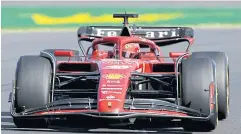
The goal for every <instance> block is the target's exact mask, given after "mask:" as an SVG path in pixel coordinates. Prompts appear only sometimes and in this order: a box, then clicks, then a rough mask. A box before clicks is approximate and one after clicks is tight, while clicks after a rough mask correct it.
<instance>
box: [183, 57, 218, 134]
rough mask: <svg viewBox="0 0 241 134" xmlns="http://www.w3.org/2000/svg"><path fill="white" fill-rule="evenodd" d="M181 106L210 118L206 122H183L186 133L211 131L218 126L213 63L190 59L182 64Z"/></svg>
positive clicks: (205, 60) (208, 60)
mask: <svg viewBox="0 0 241 134" xmlns="http://www.w3.org/2000/svg"><path fill="white" fill-rule="evenodd" d="M211 83H213V86H214V91H213V94H214V96H213V100H212V101H213V102H214V103H215V104H214V106H213V108H212V110H210V109H211V104H210V91H209V90H210V84H211ZM181 87H182V92H181V95H182V97H181V98H182V105H183V106H185V107H188V108H191V109H195V110H197V111H200V112H201V113H204V114H205V115H206V116H208V115H210V114H212V115H211V118H210V119H208V120H206V121H195V120H193V121H190V120H184V121H183V123H184V126H183V128H184V130H186V131H205V132H206V131H212V130H214V129H215V128H216V126H217V124H218V113H217V112H218V105H217V89H216V69H215V63H214V62H213V61H212V60H210V59H207V58H192V59H187V60H184V61H183V62H182V69H181ZM210 111H211V113H210Z"/></svg>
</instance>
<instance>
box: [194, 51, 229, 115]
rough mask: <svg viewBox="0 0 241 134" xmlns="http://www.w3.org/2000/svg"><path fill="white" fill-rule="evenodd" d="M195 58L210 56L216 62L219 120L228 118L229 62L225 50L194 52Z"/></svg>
mask: <svg viewBox="0 0 241 134" xmlns="http://www.w3.org/2000/svg"><path fill="white" fill-rule="evenodd" d="M191 57H193V58H209V59H212V60H213V61H214V62H215V63H216V70H217V89H218V117H219V120H223V119H226V118H227V117H228V115H229V109H230V108H229V98H230V97H229V92H230V85H229V63H228V57H227V56H226V54H225V53H224V52H216V51H207V52H193V53H192V55H191Z"/></svg>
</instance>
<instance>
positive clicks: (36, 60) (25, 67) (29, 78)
mask: <svg viewBox="0 0 241 134" xmlns="http://www.w3.org/2000/svg"><path fill="white" fill-rule="evenodd" d="M51 80H52V67H51V64H50V61H49V60H48V59H46V58H43V57H40V56H22V57H20V59H19V61H18V63H17V69H16V81H15V82H16V83H15V86H16V89H15V108H16V112H17V113H19V112H23V111H24V110H25V109H29V108H37V107H41V106H44V105H46V104H47V103H49V101H50V88H51ZM13 121H14V123H15V125H16V126H17V127H31V126H35V124H36V126H45V124H44V123H41V122H45V121H43V120H37V121H36V120H28V119H21V118H17V117H13ZM36 126H35V127H36Z"/></svg>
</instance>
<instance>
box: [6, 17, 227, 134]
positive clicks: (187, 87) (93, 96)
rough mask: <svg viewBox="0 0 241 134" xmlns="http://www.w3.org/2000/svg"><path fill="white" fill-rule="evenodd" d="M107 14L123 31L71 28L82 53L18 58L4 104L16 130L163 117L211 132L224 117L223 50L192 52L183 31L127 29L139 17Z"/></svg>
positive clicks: (189, 32) (56, 52)
mask: <svg viewBox="0 0 241 134" xmlns="http://www.w3.org/2000/svg"><path fill="white" fill-rule="evenodd" d="M113 17H114V18H124V23H123V26H83V27H80V28H79V29H78V32H77V35H78V44H79V46H80V51H81V52H82V54H80V51H78V50H71V49H47V50H43V51H41V52H40V54H39V55H25V56H21V57H20V59H19V61H18V63H17V67H16V76H15V80H14V83H13V90H12V92H11V94H10V99H9V101H10V102H11V115H12V117H13V121H14V123H15V125H16V126H17V127H27V128H30V127H48V126H49V125H50V124H51V123H53V122H60V121H67V120H68V119H69V120H70V119H74V120H73V121H72V122H74V123H75V124H78V125H79V127H82V125H85V124H88V120H90V119H93V120H96V121H97V120H98V121H100V122H101V121H102V122H103V123H99V125H103V124H118V123H122V124H123V123H126V124H130V125H131V124H136V123H137V122H138V121H140V120H147V121H146V122H145V123H143V124H144V125H147V124H148V122H152V121H163V120H165V121H170V122H172V121H175V122H179V123H180V124H181V126H182V127H183V128H184V130H186V131H212V130H214V129H215V128H216V126H217V124H218V120H223V119H226V118H227V117H228V115H229V63H228V57H227V56H226V54H225V53H224V52H216V51H202V52H192V53H191V52H190V47H191V46H192V45H193V42H194V30H193V29H192V28H190V27H146V26H136V25H133V26H130V25H129V24H128V18H137V17H138V14H114V15H113ZM83 41H84V42H86V43H89V44H90V46H89V47H86V46H85V45H86V43H83ZM180 42H187V43H188V47H187V48H185V51H182V52H176V51H171V52H168V54H169V56H168V57H165V56H163V55H162V51H161V50H162V47H164V46H169V45H173V44H176V43H180ZM105 47H106V48H110V49H109V50H107V49H105ZM86 48H87V49H86ZM142 48H146V49H145V50H146V51H142ZM168 58H169V59H170V61H167V60H166V59H168ZM90 124H91V125H94V123H93V122H91V121H90ZM160 127H161V126H160Z"/></svg>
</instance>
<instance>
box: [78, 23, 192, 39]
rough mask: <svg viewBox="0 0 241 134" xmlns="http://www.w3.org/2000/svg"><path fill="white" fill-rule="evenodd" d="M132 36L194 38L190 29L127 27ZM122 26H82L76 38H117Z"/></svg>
mask: <svg viewBox="0 0 241 134" xmlns="http://www.w3.org/2000/svg"><path fill="white" fill-rule="evenodd" d="M128 27H129V30H130V33H131V34H132V35H138V36H140V37H143V38H146V39H150V40H160V39H169V38H184V37H191V38H192V37H194V30H193V29H192V28H190V27H146V26H128ZM122 29H123V27H122V26H84V27H80V28H79V29H78V32H77V35H78V37H81V36H85V35H87V36H88V35H90V36H96V37H108V36H119V35H120V33H121V32H122Z"/></svg>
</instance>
